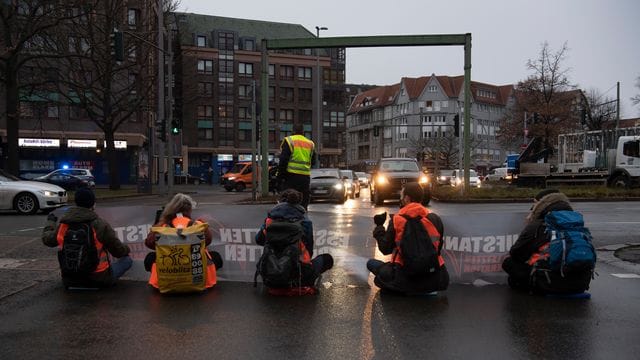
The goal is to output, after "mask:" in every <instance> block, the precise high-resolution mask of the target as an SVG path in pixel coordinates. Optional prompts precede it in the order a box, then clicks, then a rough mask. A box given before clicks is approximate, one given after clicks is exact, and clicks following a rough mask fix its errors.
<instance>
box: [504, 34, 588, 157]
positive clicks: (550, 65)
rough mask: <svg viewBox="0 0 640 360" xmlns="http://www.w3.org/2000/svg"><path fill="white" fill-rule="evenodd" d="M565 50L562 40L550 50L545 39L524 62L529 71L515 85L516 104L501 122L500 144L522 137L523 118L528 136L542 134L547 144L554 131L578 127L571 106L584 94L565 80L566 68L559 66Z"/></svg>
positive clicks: (577, 118)
mask: <svg viewBox="0 0 640 360" xmlns="http://www.w3.org/2000/svg"><path fill="white" fill-rule="evenodd" d="M568 50H569V49H568V47H567V43H564V44H563V46H562V48H561V49H560V50H558V51H556V52H553V51H552V50H551V49H550V47H549V44H548V43H546V42H545V43H544V44H542V48H541V49H540V53H539V54H538V58H537V59H534V60H531V59H530V60H529V61H527V68H528V69H529V70H530V71H532V74H531V75H530V76H529V77H528V78H527V79H525V80H523V81H521V82H519V83H518V84H517V86H516V89H515V96H516V104H515V106H514V108H513V109H512V110H511V111H510V112H508V113H507V114H505V116H504V118H503V119H502V121H501V125H500V131H499V133H498V139H499V141H500V143H501V144H502V145H503V146H505V147H508V146H512V145H513V144H512V142H513V141H514V139H521V138H523V135H524V134H523V131H524V122H525V121H526V122H527V132H528V136H529V137H542V138H543V139H544V142H545V143H546V144H547V145H548V146H550V145H551V144H554V143H555V141H556V140H555V139H557V135H558V134H560V133H564V132H567V131H573V130H576V129H579V115H580V114H579V112H577V110H576V107H575V106H574V105H575V101H576V99H577V100H578V101H580V102H582V101H584V95H583V94H582V92H581V91H579V90H575V86H574V85H572V84H571V83H570V82H569V79H568V73H569V70H570V69H569V68H564V67H563V64H562V63H563V61H564V60H565V58H566V56H567V52H568Z"/></svg>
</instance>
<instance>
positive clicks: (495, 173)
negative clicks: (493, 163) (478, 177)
mask: <svg viewBox="0 0 640 360" xmlns="http://www.w3.org/2000/svg"><path fill="white" fill-rule="evenodd" d="M509 180H511V173H509V168H506V167H503V168H495V169H493V170H491V171H489V173H488V174H487V176H485V177H484V181H489V182H499V181H509Z"/></svg>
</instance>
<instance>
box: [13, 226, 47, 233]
mask: <svg viewBox="0 0 640 360" xmlns="http://www.w3.org/2000/svg"><path fill="white" fill-rule="evenodd" d="M42 228H44V226H39V227H35V228H28V229H20V230H16V232H21V231H33V230H40V229H42Z"/></svg>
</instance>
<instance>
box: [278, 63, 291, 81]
mask: <svg viewBox="0 0 640 360" xmlns="http://www.w3.org/2000/svg"><path fill="white" fill-rule="evenodd" d="M280 79H281V80H293V66H288V65H280Z"/></svg>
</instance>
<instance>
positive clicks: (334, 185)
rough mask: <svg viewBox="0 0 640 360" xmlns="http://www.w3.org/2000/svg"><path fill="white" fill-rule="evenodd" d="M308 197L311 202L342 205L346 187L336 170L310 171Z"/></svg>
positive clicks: (346, 194)
mask: <svg viewBox="0 0 640 360" xmlns="http://www.w3.org/2000/svg"><path fill="white" fill-rule="evenodd" d="M309 197H310V200H311V201H317V200H332V201H335V202H337V203H338V204H344V202H345V200H346V199H347V197H348V193H347V187H346V186H345V182H344V180H342V178H341V177H340V172H339V171H338V169H311V182H310V184H309Z"/></svg>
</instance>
